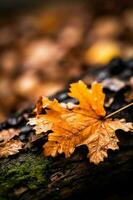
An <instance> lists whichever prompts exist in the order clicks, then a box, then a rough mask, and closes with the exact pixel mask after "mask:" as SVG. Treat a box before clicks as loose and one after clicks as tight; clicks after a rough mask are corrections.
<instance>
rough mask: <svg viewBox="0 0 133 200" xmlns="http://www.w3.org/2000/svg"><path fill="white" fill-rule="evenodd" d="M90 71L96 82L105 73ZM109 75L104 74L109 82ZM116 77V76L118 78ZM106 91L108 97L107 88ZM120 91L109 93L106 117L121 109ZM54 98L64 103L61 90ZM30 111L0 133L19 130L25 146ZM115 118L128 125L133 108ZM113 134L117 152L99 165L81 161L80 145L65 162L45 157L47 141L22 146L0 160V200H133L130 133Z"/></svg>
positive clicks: (83, 154)
mask: <svg viewBox="0 0 133 200" xmlns="http://www.w3.org/2000/svg"><path fill="white" fill-rule="evenodd" d="M113 66H114V64H113ZM125 70H126V68H125ZM127 70H129V69H128V68H127ZM92 71H93V72H94V74H95V76H96V77H97V79H98V77H101V76H100V73H101V74H104V73H105V74H106V73H107V72H108V71H107V69H102V70H100V71H98V72H97V71H96V70H92ZM111 73H112V68H111ZM111 73H110V72H109V76H110V77H111V75H110V74H111ZM92 74H93V73H92V72H90V71H88V72H87V73H85V74H84V75H83V76H82V77H80V78H82V79H84V77H85V76H87V75H88V76H92ZM125 74H126V73H125ZM120 75H121V74H120ZM120 75H119V73H118V74H117V77H118V76H119V77H120ZM115 76H116V74H115ZM131 76H132V73H131V74H130V77H131ZM103 79H104V78H103ZM125 79H126V78H125ZM105 92H106V93H108V95H112V91H111V92H110V93H109V89H107V90H105ZM123 92H125V87H124V89H120V91H116V92H115V95H114V93H113V96H115V99H114V103H113V104H112V106H111V108H110V107H109V108H108V112H111V111H112V109H115V108H116V107H118V106H119V107H120V106H121V105H124V104H125V102H124V101H125V100H124V97H123ZM54 97H56V98H57V99H59V100H60V101H62V102H66V101H68V97H67V93H66V92H65V91H62V92H61V93H59V94H57V95H55V96H54ZM118 99H119V101H118ZM118 104H119V105H118ZM32 109H33V107H31V108H29V109H26V110H23V111H21V112H18V113H16V114H14V116H12V117H11V118H9V119H8V120H7V121H6V122H4V123H2V124H0V129H1V130H3V129H8V128H19V129H20V130H21V134H20V136H19V138H20V140H21V141H28V137H29V135H30V134H33V133H34V131H33V129H32V127H30V126H27V119H28V117H29V115H30V113H31V111H32ZM117 117H118V118H122V117H124V118H125V119H126V120H127V121H132V118H133V112H132V108H131V107H130V108H128V109H127V110H124V111H123V112H122V113H119V114H118V115H117ZM117 135H118V138H119V140H120V144H119V146H120V150H117V151H109V156H108V158H107V159H105V161H104V162H102V163H100V164H99V165H94V164H92V163H90V162H89V160H88V159H87V157H86V155H87V149H86V147H84V146H82V147H80V148H77V149H76V151H75V153H74V154H73V155H72V156H71V157H70V158H68V159H66V158H65V157H64V155H60V156H58V157H56V158H51V157H45V156H44V155H43V152H42V144H43V143H44V142H45V141H46V140H47V137H42V138H40V139H38V140H36V141H35V142H33V143H32V145H31V146H30V145H29V146H28V145H27V148H25V149H23V150H22V151H20V152H19V153H18V154H16V155H13V156H9V157H8V158H1V159H0V200H7V199H8V200H14V199H19V200H26V199H28V200H31V199H32V200H43V199H48V200H49V199H52V200H54V199H56V200H57V199H74V198H77V199H81V198H82V197H83V196H84V195H85V198H86V199H91V198H92V199H95V198H99V199H100V198H101V199H106V200H107V199H108V200H111V199H118V200H127V199H133V192H132V184H131V183H132V180H133V134H131V133H125V132H124V131H121V130H118V131H117ZM27 143H28V142H27Z"/></svg>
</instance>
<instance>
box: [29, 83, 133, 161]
mask: <svg viewBox="0 0 133 200" xmlns="http://www.w3.org/2000/svg"><path fill="white" fill-rule="evenodd" d="M68 95H69V96H70V97H73V98H75V99H77V100H78V102H79V103H78V104H75V105H73V106H71V108H69V106H68V105H67V104H66V106H64V105H63V104H59V102H58V101H57V100H55V99H54V100H53V101H51V100H49V99H48V98H42V103H40V101H39V105H42V109H45V111H46V113H45V114H38V113H39V111H40V106H37V107H36V109H38V108H39V111H38V110H37V116H36V118H32V119H30V120H29V124H31V125H35V127H34V128H35V130H36V133H37V134H40V133H42V132H44V133H46V132H47V131H48V130H51V131H52V132H51V133H49V135H48V142H46V143H45V144H44V154H45V155H46V156H53V157H54V156H56V155H57V154H61V153H64V154H65V156H66V157H69V156H70V155H71V154H72V153H73V152H74V150H75V148H76V147H78V146H81V145H86V146H87V147H88V150H89V153H88V158H89V159H90V162H93V163H95V164H98V163H99V162H101V161H103V160H104V158H105V157H107V150H108V149H112V150H115V149H118V148H119V147H118V144H117V143H118V141H119V140H118V138H117V136H116V134H115V131H116V130H117V129H122V130H124V131H130V130H133V125H132V123H126V122H125V120H119V119H115V120H112V119H111V118H109V119H105V116H106V111H105V109H104V99H105V94H104V93H103V91H102V85H101V84H100V83H96V82H94V83H93V84H92V86H91V89H88V88H87V86H86V85H85V84H84V83H83V82H82V81H79V82H77V83H73V84H71V86H70V92H69V93H68Z"/></svg>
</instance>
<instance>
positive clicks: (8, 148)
mask: <svg viewBox="0 0 133 200" xmlns="http://www.w3.org/2000/svg"><path fill="white" fill-rule="evenodd" d="M23 145H24V143H22V142H21V141H19V140H14V139H12V140H10V141H9V142H7V143H6V144H5V145H4V146H0V158H1V157H8V156H9V155H14V154H16V153H18V152H19V150H20V149H22V147H23Z"/></svg>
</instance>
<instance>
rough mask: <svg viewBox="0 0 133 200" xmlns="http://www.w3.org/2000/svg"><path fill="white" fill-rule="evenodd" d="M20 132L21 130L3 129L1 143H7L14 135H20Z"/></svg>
mask: <svg viewBox="0 0 133 200" xmlns="http://www.w3.org/2000/svg"><path fill="white" fill-rule="evenodd" d="M19 134H20V130H18V129H13V128H10V129H8V130H2V131H1V132H0V145H1V144H5V143H6V142H8V141H9V140H11V139H12V138H13V137H14V136H18V135H19Z"/></svg>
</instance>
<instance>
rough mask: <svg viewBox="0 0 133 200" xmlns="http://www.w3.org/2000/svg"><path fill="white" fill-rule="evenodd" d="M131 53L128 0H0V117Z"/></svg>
mask: <svg viewBox="0 0 133 200" xmlns="http://www.w3.org/2000/svg"><path fill="white" fill-rule="evenodd" d="M117 57H121V58H123V59H125V60H127V59H132V58H133V1H132V0H111V1H106V0H101V1H97V0H93V1H89V0H88V1H87V0H86V1H80V0H79V1H78V0H77V1H76V0H75V1H74V0H73V1H43V0H28V1H27V0H1V1H0V122H1V121H4V120H5V119H6V118H7V117H8V116H9V115H10V113H13V112H15V111H16V110H18V109H20V108H21V109H23V108H26V107H27V106H29V105H30V104H31V103H35V102H36V100H37V99H38V97H39V96H40V95H44V96H51V95H53V94H55V93H56V92H58V91H60V90H62V89H63V88H64V87H65V85H66V84H67V83H68V82H70V81H72V80H74V79H75V78H77V77H78V76H79V75H80V74H82V73H84V72H85V71H86V70H87V69H89V68H102V67H104V65H105V64H106V63H108V62H109V61H110V60H111V59H113V58H117Z"/></svg>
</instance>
